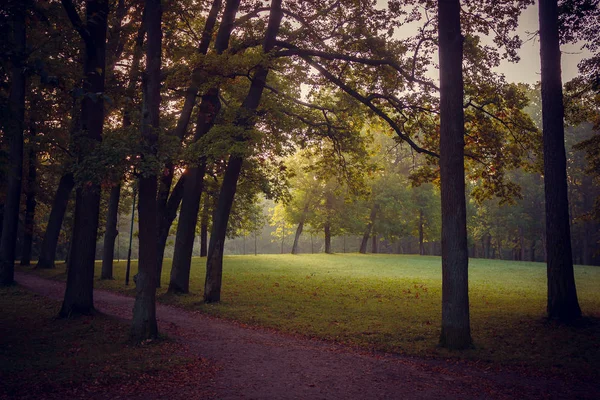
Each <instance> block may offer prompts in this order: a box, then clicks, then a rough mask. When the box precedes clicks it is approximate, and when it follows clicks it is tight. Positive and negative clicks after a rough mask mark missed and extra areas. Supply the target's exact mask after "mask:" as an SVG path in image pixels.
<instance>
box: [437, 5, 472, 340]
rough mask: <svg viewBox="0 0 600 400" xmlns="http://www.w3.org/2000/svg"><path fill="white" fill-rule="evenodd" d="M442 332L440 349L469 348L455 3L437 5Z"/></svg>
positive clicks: (459, 43)
mask: <svg viewBox="0 0 600 400" xmlns="http://www.w3.org/2000/svg"><path fill="white" fill-rule="evenodd" d="M438 33H439V57H440V175H441V176H440V177H441V198H442V332H441V336H440V345H441V346H442V347H447V348H449V349H465V348H468V347H469V346H471V328H470V321H469V281H468V265H469V258H468V247H467V219H466V202H465V168H464V133H465V128H464V113H463V88H464V86H463V78H462V58H463V37H462V35H461V32H460V3H459V1H458V0H439V1H438Z"/></svg>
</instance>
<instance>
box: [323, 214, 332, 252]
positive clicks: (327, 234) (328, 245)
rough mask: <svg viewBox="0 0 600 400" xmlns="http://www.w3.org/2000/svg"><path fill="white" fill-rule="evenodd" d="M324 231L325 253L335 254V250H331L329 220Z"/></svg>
mask: <svg viewBox="0 0 600 400" xmlns="http://www.w3.org/2000/svg"><path fill="white" fill-rule="evenodd" d="M323 233H324V234H325V253H326V254H333V251H331V224H330V223H329V221H327V222H325V225H324V226H323Z"/></svg>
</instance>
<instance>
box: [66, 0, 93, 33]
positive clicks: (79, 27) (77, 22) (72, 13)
mask: <svg viewBox="0 0 600 400" xmlns="http://www.w3.org/2000/svg"><path fill="white" fill-rule="evenodd" d="M60 2H61V3H62V5H63V8H64V9H65V11H66V12H67V16H68V17H69V20H70V21H71V24H72V25H73V28H75V30H76V31H77V33H79V36H81V38H82V39H83V40H84V41H85V42H86V43H87V42H88V41H90V40H91V36H90V33H89V32H88V30H87V28H86V26H85V24H84V23H83V21H81V17H80V16H79V13H78V12H77V9H76V8H75V5H74V4H73V1H72V0H60Z"/></svg>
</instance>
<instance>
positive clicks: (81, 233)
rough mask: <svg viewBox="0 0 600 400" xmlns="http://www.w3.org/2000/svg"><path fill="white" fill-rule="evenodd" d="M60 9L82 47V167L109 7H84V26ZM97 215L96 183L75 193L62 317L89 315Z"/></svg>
mask: <svg viewBox="0 0 600 400" xmlns="http://www.w3.org/2000/svg"><path fill="white" fill-rule="evenodd" d="M62 3H63V5H64V8H65V10H66V11H67V14H68V16H69V18H70V19H71V22H72V24H73V26H74V28H75V29H76V30H77V31H78V32H79V34H80V36H81V38H82V39H83V42H84V45H85V52H84V54H85V56H84V57H85V58H84V64H83V74H84V77H85V79H84V87H83V89H84V91H85V93H86V95H85V96H84V97H83V99H82V101H81V122H82V125H81V127H82V132H83V133H84V135H85V138H84V140H80V141H78V142H77V146H76V147H77V148H76V153H77V155H78V160H79V162H81V161H83V160H84V159H85V157H86V156H87V155H89V154H93V153H94V151H96V150H95V149H96V148H97V146H98V145H99V143H100V142H101V141H102V129H103V125H104V99H103V94H104V76H105V62H106V31H107V27H108V24H107V18H108V12H109V6H108V0H88V1H86V7H85V12H86V23H85V25H83V24H82V22H81V20H80V19H79V15H78V14H77V11H76V9H75V7H74V5H73V3H72V2H71V1H70V0H62ZM98 94H100V95H98ZM99 211H100V185H99V184H98V183H96V182H84V183H83V186H82V187H79V188H78V189H77V191H76V197H75V222H74V227H73V237H72V239H71V240H72V242H71V253H70V260H69V269H68V273H67V287H66V290H65V297H64V301H63V305H62V308H61V310H60V316H61V317H68V316H71V315H73V314H89V313H91V312H92V311H93V310H94V304H93V287H94V261H95V258H96V239H97V233H98V216H99V215H98V214H99Z"/></svg>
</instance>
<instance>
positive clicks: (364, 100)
mask: <svg viewBox="0 0 600 400" xmlns="http://www.w3.org/2000/svg"><path fill="white" fill-rule="evenodd" d="M300 57H301V58H302V59H303V60H304V61H306V62H307V63H308V64H309V65H311V66H312V67H313V68H315V69H316V70H317V71H319V72H320V73H321V74H322V75H323V76H324V77H325V78H327V79H328V80H329V81H331V82H332V83H334V84H335V85H336V86H338V87H339V88H340V89H342V90H343V91H344V92H346V93H347V94H349V95H350V96H352V97H354V98H355V99H356V100H358V101H359V102H361V103H362V104H364V105H365V106H367V107H369V108H370V109H371V110H372V111H373V112H374V113H375V114H377V115H378V116H379V117H380V118H381V119H383V120H384V121H386V122H387V123H388V125H389V126H390V127H391V128H392V129H393V130H394V131H395V132H396V134H397V135H398V136H399V137H400V139H402V140H404V141H405V142H406V143H408V144H409V145H410V147H412V148H413V149H415V151H416V152H417V153H423V154H427V155H429V156H432V157H436V158H439V155H438V154H436V153H434V152H433V151H430V150H427V149H424V148H422V147H420V146H419V145H417V144H416V143H415V142H414V141H413V140H412V139H411V138H409V137H408V136H407V135H406V134H405V133H404V132H402V130H401V129H400V127H399V126H398V124H396V123H395V122H394V121H393V120H392V119H391V118H390V117H389V116H388V115H387V114H386V113H385V112H383V111H382V110H381V109H379V108H378V107H377V106H376V105H374V104H373V103H372V102H371V101H370V100H369V99H367V98H366V97H364V96H363V95H361V94H360V93H358V92H357V91H356V90H354V89H352V88H351V87H350V86H348V85H346V84H345V83H344V82H342V80H340V79H338V78H337V77H335V76H334V75H333V74H332V73H331V72H329V71H327V69H325V68H324V67H323V66H322V65H321V64H319V63H317V62H316V61H314V60H313V59H312V58H311V57H309V56H300Z"/></svg>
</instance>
